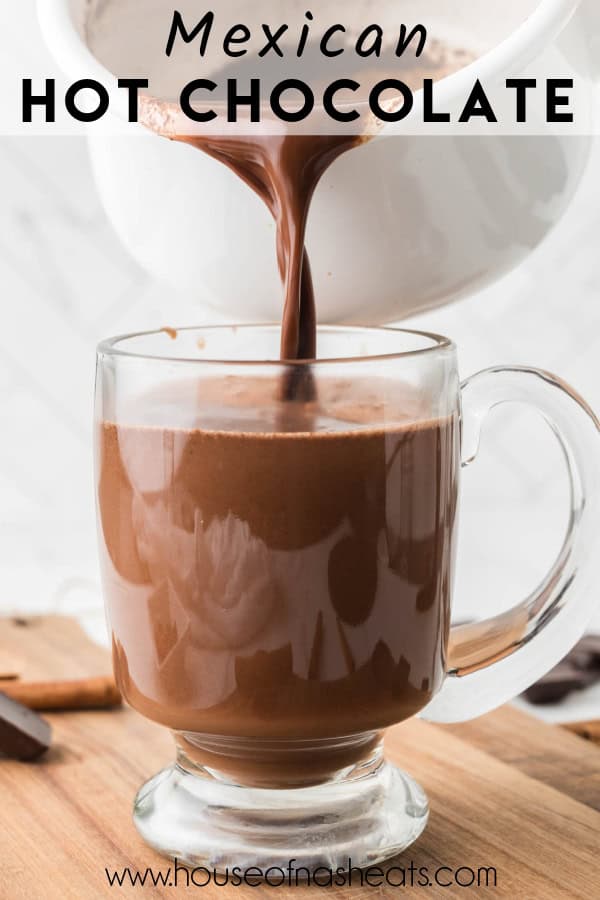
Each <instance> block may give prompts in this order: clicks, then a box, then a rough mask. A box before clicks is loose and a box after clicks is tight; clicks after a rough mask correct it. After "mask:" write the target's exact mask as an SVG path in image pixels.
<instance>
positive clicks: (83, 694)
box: [2, 675, 121, 710]
mask: <svg viewBox="0 0 600 900" xmlns="http://www.w3.org/2000/svg"><path fill="white" fill-rule="evenodd" d="M2 693H3V694H5V695H6V696H7V697H10V698H11V699H12V700H16V701H17V702H18V703H21V704H22V705H23V706H26V707H28V708H29V709H36V710H83V709H110V708H111V707H114V706H119V705H120V704H121V694H120V693H119V690H118V688H117V686H116V684H115V682H114V679H113V678H112V677H111V676H108V675H107V676H103V677H99V678H84V679H81V680H79V681H40V682H29V683H28V682H8V683H6V684H3V685H2Z"/></svg>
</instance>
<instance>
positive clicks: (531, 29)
mask: <svg viewBox="0 0 600 900" xmlns="http://www.w3.org/2000/svg"><path fill="white" fill-rule="evenodd" d="M581 3H582V0H540V2H539V4H538V6H537V7H536V9H535V11H534V12H533V13H532V14H531V15H530V16H529V17H528V18H527V19H526V20H525V22H523V23H522V25H520V26H519V27H518V28H517V29H516V30H515V31H513V32H512V34H511V35H510V37H508V38H506V39H505V40H504V41H502V43H500V44H498V46H496V47H494V48H493V49H492V50H490V51H488V52H487V53H485V54H483V55H482V56H480V57H478V59H476V60H475V61H474V62H473V63H471V64H470V65H468V66H465V68H463V69H460V70H459V71H458V72H455V73H454V74H453V75H450V76H449V77H447V78H445V79H443V80H442V81H440V82H439V83H438V86H437V96H438V98H439V101H440V104H451V103H452V101H453V100H454V99H456V98H460V97H463V96H465V94H466V93H468V92H469V91H470V90H471V88H472V86H473V84H474V82H475V80H476V79H477V78H480V79H481V80H485V79H487V78H492V77H494V76H497V75H498V73H510V72H512V73H513V74H516V73H518V72H519V71H521V70H522V69H523V68H524V67H525V66H526V65H527V64H528V63H530V62H531V61H532V60H534V59H536V57H537V56H539V55H540V54H541V53H542V52H543V50H544V49H545V48H546V47H547V46H548V45H550V44H552V43H553V42H554V40H555V38H556V36H557V35H558V34H560V32H561V31H562V30H563V28H564V27H565V25H566V24H567V22H568V21H569V20H570V18H571V17H572V16H573V14H574V13H575V11H576V10H577V9H578V7H579V6H580V5H581ZM37 13H38V19H39V22H40V26H41V29H42V33H43V35H44V39H45V41H46V44H47V46H48V48H49V50H50V52H51V53H52V55H53V57H54V59H55V61H56V63H57V65H59V66H60V68H61V70H62V71H63V72H64V73H65V74H66V75H67V76H68V77H69V78H71V79H73V80H74V81H75V80H79V79H81V78H91V79H94V80H96V81H100V82H102V83H103V84H104V85H105V86H106V87H107V88H108V90H109V93H110V95H111V96H110V100H111V109H112V111H113V112H116V113H117V115H118V116H119V117H120V118H121V119H123V120H124V121H126V120H127V99H126V97H125V94H124V92H123V91H120V90H118V89H117V85H116V78H115V76H114V75H113V74H112V73H111V72H109V71H108V70H107V69H106V68H105V67H104V66H103V65H102V64H101V63H100V62H99V61H98V60H97V59H96V57H95V56H94V55H93V53H92V52H91V51H90V50H89V48H88V47H87V45H86V44H85V42H84V41H83V40H82V39H81V36H80V35H79V33H78V31H77V28H76V27H75V23H74V21H73V15H72V12H71V2H70V0H37Z"/></svg>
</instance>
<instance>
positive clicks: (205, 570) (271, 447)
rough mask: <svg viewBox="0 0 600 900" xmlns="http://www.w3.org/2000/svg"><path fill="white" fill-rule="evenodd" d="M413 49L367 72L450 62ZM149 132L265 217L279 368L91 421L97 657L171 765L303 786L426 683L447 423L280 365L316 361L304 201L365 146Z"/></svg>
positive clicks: (424, 696)
mask: <svg viewBox="0 0 600 900" xmlns="http://www.w3.org/2000/svg"><path fill="white" fill-rule="evenodd" d="M103 35H104V37H103ZM113 38H114V32H113V34H111V33H110V32H108V31H106V30H105V31H102V29H100V31H98V32H97V33H95V31H94V28H93V27H90V28H89V29H88V39H89V41H90V44H91V46H92V49H93V50H94V52H95V53H96V55H98V56H99V58H100V59H102V60H103V61H105V62H106V64H107V65H109V66H110V67H111V68H113V70H114V71H117V70H119V69H120V70H121V71H123V65H124V62H125V61H123V62H122V63H121V64H119V63H118V62H117V59H116V58H115V56H114V41H113ZM435 50H436V53H437V58H436V56H432V55H431V54H430V53H425V54H424V55H423V56H422V57H421V58H420V59H417V60H415V59H414V57H413V58H412V61H411V64H407V60H406V59H403V60H400V61H399V60H396V62H395V66H396V70H395V71H390V69H389V68H388V69H387V74H388V75H389V76H392V77H397V78H403V79H404V80H405V81H407V82H409V83H411V84H414V85H416V84H418V81H419V78H420V79H421V80H422V79H423V78H424V77H440V76H441V75H443V74H446V73H447V72H448V71H452V70H453V69H456V68H459V67H460V65H464V64H465V61H466V60H465V57H464V56H462V55H460V54H458V55H454V56H453V55H452V54H450V55H449V54H448V53H447V51H446V49H445V48H444V47H443V46H439V45H435ZM359 62H360V61H359ZM355 65H359V63H356V62H355ZM360 65H362V67H363V71H352V72H351V73H350V74H352V75H353V77H355V78H356V80H357V81H360V82H361V84H364V86H365V90H367V89H368V86H369V84H371V83H372V82H374V81H375V80H376V79H381V78H382V76H383V74H385V72H386V70H385V67H382V66H377V67H375V68H374V67H373V65H372V64H370V63H369V62H368V61H363V63H362V64H360ZM126 68H127V70H128V71H129V72H131V71H132V69H131V66H130V65H128V66H127V67H126ZM195 74H196V75H197V72H196V73H195ZM226 74H227V73H226ZM229 74H232V73H231V72H230V73H229ZM276 76H277V72H275V74H274V76H273V77H276ZM185 80H186V79H185V78H184V77H183V75H182V77H181V78H180V81H179V83H180V84H183V83H185ZM170 136H171V137H175V139H177V140H180V141H184V142H186V143H189V144H192V145H193V146H195V147H197V148H198V149H200V150H202V151H203V152H205V153H207V154H209V155H211V156H212V157H214V158H215V159H217V160H219V161H220V162H222V163H224V164H225V165H227V166H228V167H229V168H230V169H232V170H233V171H234V172H235V173H236V174H237V175H238V176H239V177H240V178H242V179H243V180H244V181H245V182H246V184H247V185H248V186H249V187H250V188H251V189H252V190H254V191H255V192H256V193H257V194H258V195H259V197H260V198H261V199H262V200H263V201H264V203H265V204H266V205H267V206H268V208H269V210H270V212H271V214H272V215H273V217H274V219H275V222H276V226H277V257H278V262H279V268H280V272H281V276H282V281H283V285H284V312H283V322H282V334H281V358H282V360H284V361H289V362H290V363H291V365H290V366H289V369H288V371H287V372H286V374H285V376H284V378H283V380H277V379H275V381H276V384H274V383H273V381H271V382H270V383H269V385H267V387H266V391H267V393H266V394H265V388H264V387H261V386H258V385H256V384H253V383H251V382H248V380H245V381H241V380H238V381H237V382H236V383H235V384H234V385H232V384H223V383H219V382H214V383H213V384H212V385H211V384H208V383H206V382H205V381H204V382H203V383H202V385H201V386H199V397H198V402H197V409H196V418H197V422H196V423H195V425H194V427H189V428H186V429H184V428H181V427H171V426H170V425H169V423H168V416H166V412H165V410H166V409H168V403H167V404H166V407H165V404H164V403H161V402H158V401H156V398H155V399H154V400H153V399H152V398H149V397H146V398H144V399H142V400H141V401H140V403H139V404H138V405H137V408H136V411H135V414H134V415H133V416H132V418H131V423H127V421H126V419H123V420H121V421H119V422H104V423H102V424H101V425H100V437H99V445H100V458H99V464H100V481H99V501H100V502H99V505H100V514H101V523H102V535H103V544H104V548H105V559H104V566H105V591H106V595H107V600H108V607H109V613H110V619H111V624H112V629H113V638H114V660H115V669H116V673H117V677H118V680H119V684H120V687H121V689H122V691H123V693H124V695H125V697H126V698H127V699H128V700H129V701H130V702H131V703H132V704H133V705H134V706H135V707H136V708H137V709H138V710H139V711H141V712H142V713H143V714H145V715H146V716H148V717H150V718H153V719H155V720H156V721H158V722H161V723H163V724H165V725H168V726H169V727H171V728H173V729H174V730H176V731H177V732H180V733H181V737H180V740H181V741H184V742H185V752H186V756H187V757H188V758H189V757H190V756H192V757H193V758H194V759H196V760H197V761H198V762H201V763H204V764H206V765H209V766H211V767H213V768H217V769H218V770H219V771H221V772H225V773H227V774H230V775H233V776H234V777H239V778H240V779H242V780H243V781H244V782H245V783H254V784H260V783H264V784H266V785H270V786H277V785H278V784H280V783H281V784H283V785H292V784H304V783H315V782H318V781H319V780H324V779H326V778H327V777H329V776H330V775H331V772H332V771H335V770H336V769H337V770H339V769H340V768H344V767H345V766H348V765H352V764H356V763H357V762H358V761H359V760H360V759H361V758H363V757H364V756H365V755H367V756H368V754H369V753H370V752H372V749H373V746H374V745H375V744H376V743H377V741H378V740H379V733H380V732H381V730H382V729H384V728H385V727H387V726H389V725H391V724H393V723H395V722H399V721H401V720H403V719H406V718H408V717H409V716H411V715H413V714H414V713H416V712H417V711H419V710H420V709H422V708H423V707H424V706H425V705H426V704H427V702H428V701H429V699H430V698H431V697H432V696H433V694H434V693H435V692H436V690H437V689H438V687H439V685H440V684H441V681H442V679H443V677H444V671H445V667H444V661H445V659H444V657H445V646H446V639H447V631H448V623H449V597H450V581H451V563H452V560H451V551H450V547H451V534H452V528H453V522H454V510H455V504H456V480H455V479H456V471H457V458H458V456H457V454H458V451H457V440H458V437H457V435H458V429H457V422H456V420H455V419H453V418H447V419H446V418H445V419H440V420H435V419H431V417H428V416H427V415H424V414H423V411H422V410H418V409H417V408H415V398H414V397H412V396H411V395H410V393H409V392H407V394H406V404H405V408H404V411H403V413H400V414H399V415H398V416H395V417H392V418H391V419H390V417H388V415H384V414H382V411H381V410H380V409H379V408H378V404H379V403H380V398H381V386H380V387H379V389H375V390H373V391H372V393H371V394H369V391H368V390H367V388H366V387H365V386H363V387H362V388H361V390H360V392H359V391H358V388H357V386H356V385H355V384H350V383H347V384H341V385H338V386H337V387H336V392H337V393H336V398H335V400H334V398H333V397H329V396H328V394H327V391H328V387H327V385H325V386H323V385H321V384H319V386H318V391H317V389H316V382H315V380H314V373H313V372H312V371H311V369H312V367H311V366H306V365H297V364H294V363H295V361H298V360H315V359H316V357H317V342H316V336H317V315H316V309H315V298H314V290H313V283H312V278H311V271H310V264H309V260H308V256H307V252H306V249H305V232H306V224H307V218H308V213H309V208H310V203H311V199H312V196H313V193H314V191H315V188H316V186H317V184H318V182H319V180H320V179H321V177H322V175H323V173H324V172H325V171H326V170H327V168H328V167H329V166H330V165H332V163H333V162H334V161H335V160H336V159H337V158H338V157H339V156H340V154H342V153H344V152H346V151H347V150H350V149H351V148H352V147H355V146H357V145H358V144H360V143H361V142H362V141H363V140H364V139H365V138H363V137H361V136H359V135H356V134H348V133H338V134H334V135H328V134H317V135H309V134H286V133H283V134H278V135H275V134H264V133H263V134H261V133H248V134H242V135H240V134H239V133H235V134H232V133H229V134H224V135H222V136H219V135H215V134H212V135H208V134H203V135H199V134H196V135H195V136H190V135H189V134H170ZM248 239H249V240H250V239H251V236H250V235H249V236H248ZM282 388H283V389H282ZM323 391H324V392H325V393H323ZM211 396H212V397H213V399H214V400H215V402H214V404H212V405H211V403H210V398H211ZM340 398H343V404H344V410H343V412H340V409H341V404H340ZM173 403H174V405H175V406H177V399H176V398H175V399H173ZM399 405H400V406H401V405H402V404H399ZM417 406H418V404H417ZM153 409H154V410H158V413H157V414H156V416H154V415H153V413H152V410H153ZM334 409H335V410H337V412H335V413H332V410H334ZM140 417H141V418H140ZM144 417H145V421H144ZM390 422H391V424H390ZM340 735H346V736H348V735H349V736H353V737H352V738H351V739H348V740H347V741H344V740H342V741H341V742H340V741H339V740H338V738H339V736H340ZM233 738H235V739H237V742H236V746H235V752H234V751H233V750H232V749H231V746H230V743H228V741H229V742H230V741H231V739H233ZM240 738H242V739H246V740H247V741H248V745H247V750H246V751H245V752H242V751H241V750H240V744H239V739H240ZM332 739H336V740H335V741H334V742H333V743H332ZM257 740H258V741H260V742H261V743H260V750H259V749H257V745H256V741H257ZM265 742H267V743H268V742H275V743H274V744H273V745H271V746H267V744H265ZM319 742H324V744H320V743H319ZM300 749H303V750H304V752H303V753H300V752H299V750H300Z"/></svg>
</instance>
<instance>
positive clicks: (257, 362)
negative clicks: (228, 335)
mask: <svg viewBox="0 0 600 900" xmlns="http://www.w3.org/2000/svg"><path fill="white" fill-rule="evenodd" d="M233 329H235V330H236V331H242V330H245V331H279V332H280V331H281V325H280V324H275V323H266V324H244V325H235V324H229V325H227V324H221V325H187V326H185V327H183V328H166V327H165V328H154V329H151V330H150V331H138V332H131V333H130V334H121V335H117V336H116V337H112V338H107V339H106V340H103V341H101V342H100V343H99V344H98V347H97V351H96V352H97V354H98V356H99V357H100V356H108V357H118V358H121V359H136V360H146V361H148V362H165V363H172V364H176V363H184V364H187V365H193V364H195V365H215V366H232V365H235V366H250V367H252V366H279V367H281V366H300V367H303V366H311V367H312V366H315V365H317V366H321V365H338V366H339V365H343V364H345V363H346V364H347V363H352V364H356V363H363V362H376V361H379V360H393V359H405V358H407V357H417V356H431V355H432V354H437V353H444V352H446V351H454V350H455V349H456V345H455V344H454V341H452V340H451V339H450V338H447V337H444V336H443V335H440V334H436V333H435V332H431V331H420V330H419V329H412V328H394V327H390V326H381V327H378V326H362V325H319V326H318V327H317V335H319V334H334V333H336V332H346V333H348V334H349V335H355V336H359V335H360V334H367V335H371V336H374V335H377V334H397V335H403V334H404V335H412V336H413V337H420V338H423V339H424V340H425V341H428V342H429V343H428V345H427V346H425V347H419V348H418V349H412V350H398V351H395V352H392V353H376V354H370V355H365V356H338V357H317V358H316V359H300V360H281V359H235V358H222V357H221V358H219V359H216V358H215V359H211V358H210V357H198V356H191V357H183V356H174V355H170V354H162V353H160V354H156V353H147V352H146V353H144V352H141V351H136V350H129V349H127V350H125V349H122V348H121V347H120V346H119V345H120V344H122V343H125V342H126V341H135V340H136V339H137V338H145V337H153V336H156V335H159V334H163V333H167V334H168V333H169V332H170V331H174V332H177V333H179V332H189V331H202V332H206V331H209V332H210V331H212V332H215V331H222V332H224V331H231V330H233Z"/></svg>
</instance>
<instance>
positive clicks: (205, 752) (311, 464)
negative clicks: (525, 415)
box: [96, 326, 600, 869]
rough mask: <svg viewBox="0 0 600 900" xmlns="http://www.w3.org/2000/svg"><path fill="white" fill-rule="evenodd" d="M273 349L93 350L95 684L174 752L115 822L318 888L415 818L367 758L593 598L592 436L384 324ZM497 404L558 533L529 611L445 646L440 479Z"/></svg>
mask: <svg viewBox="0 0 600 900" xmlns="http://www.w3.org/2000/svg"><path fill="white" fill-rule="evenodd" d="M279 335H280V331H279V328H278V327H271V326H248V327H245V326H244V327H216V328H196V329H194V328H192V329H182V330H180V331H178V332H171V331H161V332H155V333H149V334H139V335H131V336H126V337H121V338H116V339H114V340H109V341H106V342H104V343H102V344H101V345H100V347H99V349H98V378H97V394H96V469H97V492H98V493H97V499H98V513H99V515H98V518H99V535H100V555H101V565H102V576H103V587H104V594H105V598H106V605H107V610H108V617H109V621H110V626H111V630H112V639H113V658H114V666H115V672H116V677H117V680H118V684H119V687H120V689H121V691H122V693H123V695H124V697H125V699H126V700H127V701H128V702H129V703H130V705H131V706H133V707H134V709H136V710H138V711H139V712H140V713H142V715H144V716H146V717H148V718H150V719H152V720H153V721H155V722H158V723H160V724H162V725H164V726H166V727H168V728H170V729H171V730H172V731H173V733H174V736H175V741H176V745H177V760H176V763H175V764H174V765H172V766H170V767H169V768H167V769H165V770H164V771H163V772H161V773H159V774H158V775H156V776H155V777H154V778H152V779H151V780H150V781H149V782H148V783H147V784H146V785H145V786H144V787H143V788H142V789H141V791H140V793H139V794H138V797H137V799H136V802H135V810H134V820H135V824H136V826H137V828H138V830H139V832H140V833H141V835H142V836H143V838H144V839H145V840H146V841H147V842H148V843H149V844H150V845H151V846H153V847H154V848H156V849H157V850H159V851H160V852H162V853H164V854H167V855H170V856H174V857H177V858H178V859H179V860H181V861H185V862H187V863H189V864H190V865H194V866H197V865H211V866H213V867H216V868H221V869H222V868H225V867H227V866H250V865H253V866H254V865H256V866H259V867H262V868H263V869H265V868H268V867H270V866H278V865H279V866H281V865H284V866H285V867H287V866H288V864H289V861H290V859H293V860H294V863H295V864H296V866H297V867H298V868H300V867H306V868H308V869H314V868H315V867H318V866H320V865H326V866H329V867H332V868H334V869H335V868H337V867H338V866H342V867H343V866H344V865H347V863H348V859H351V860H352V864H353V865H355V866H361V865H370V864H374V863H375V862H378V861H383V860H385V859H387V858H389V857H391V856H393V855H395V854H396V853H398V852H400V851H401V850H403V849H404V848H406V847H407V846H409V845H410V844H411V843H412V842H413V841H414V840H415V839H416V838H417V837H418V836H419V834H420V833H421V832H422V831H423V829H424V827H425V825H426V821H427V815H428V806H427V799H426V797H425V794H424V793H423V791H422V789H421V788H420V787H419V786H418V785H417V784H416V783H415V782H414V781H413V780H412V779H411V778H410V777H409V776H408V775H407V774H405V773H403V772H401V771H400V770H399V769H397V768H396V767H395V766H393V765H391V764H390V763H389V762H386V761H385V758H384V755H383V733H384V731H385V729H386V728H388V727H389V726H392V725H395V724H397V723H399V722H402V721H404V720H406V719H408V718H410V717H411V716H413V715H417V714H418V715H420V716H422V717H423V718H425V719H428V720H430V721H434V722H456V721H461V720H465V719H469V718H472V717H475V716H478V715H481V714H483V713H485V712H487V711H488V710H491V709H493V708H494V707H496V706H499V705H500V704H502V703H504V702H505V701H508V700H510V699H511V698H513V697H514V696H516V695H517V694H518V693H520V692H521V691H523V690H524V689H525V688H527V687H528V686H529V685H530V684H531V683H532V682H534V681H535V680H536V679H537V678H539V677H541V676H542V675H543V674H544V673H545V672H546V671H547V670H548V669H550V668H551V667H552V666H553V665H554V664H556V663H557V662H558V661H559V660H560V659H561V658H562V657H563V656H564V655H565V654H566V653H567V651H568V650H569V649H570V648H571V647H572V645H573V644H574V643H575V642H576V640H577V639H578V638H579V637H580V636H581V634H582V633H583V631H584V628H585V626H586V624H587V621H588V619H589V617H590V616H591V613H592V609H593V607H594V606H595V602H596V601H595V587H594V581H593V576H594V567H595V564H596V560H597V558H598V549H599V546H598V545H599V541H600V528H599V525H600V515H599V510H598V504H599V499H600V491H599V484H598V479H599V473H600V437H599V427H600V426H599V423H598V420H597V419H596V418H595V416H594V414H593V413H592V411H591V410H590V409H589V408H588V407H587V406H586V404H585V403H584V402H583V401H582V400H581V399H580V398H579V397H578V396H577V395H576V394H575V393H574V392H573V391H572V390H571V389H570V388H568V387H567V385H565V384H564V383H563V382H561V381H560V380H559V379H557V378H554V377H553V376H551V375H549V374H547V373H545V372H541V371H537V370H534V369H522V368H498V369H491V370H489V371H486V372H482V373H480V374H479V375H476V376H475V377H474V378H471V379H469V380H468V381H467V382H465V383H464V384H463V385H462V386H461V385H460V383H459V378H458V368H457V355H456V348H455V346H454V345H453V344H452V342H451V341H449V340H447V339H446V338H443V337H437V336H435V335H431V334H425V333H417V332H410V331H402V330H394V329H376V328H346V327H323V328H320V329H319V353H320V358H319V360H317V361H316V362H310V363H309V362H298V363H290V364H287V363H286V364H284V363H281V362H280V361H278V360H277V356H278V350H279ZM294 385H295V387H294ZM290 397H291V399H290ZM507 401H508V402H518V403H526V404H529V405H531V406H533V407H535V408H536V409H537V410H539V411H540V412H541V413H542V414H543V415H544V417H545V418H546V420H547V421H548V423H549V424H550V426H551V427H552V429H553V430H554V432H555V434H556V435H557V437H558V440H559V441H560V443H561V445H562V448H563V450H564V455H565V459H566V462H567V467H568V471H569V476H570V483H571V499H572V503H571V515H570V521H569V524H568V529H567V534H566V538H565V541H564V544H563V547H562V550H561V552H560V554H559V556H558V558H557V560H556V562H555V564H554V566H553V568H552V570H551V572H550V573H549V575H548V576H547V578H546V579H545V581H544V582H543V584H542V585H541V586H540V588H539V589H538V590H537V591H536V592H535V593H533V594H532V595H531V596H529V597H528V598H526V599H525V600H524V601H523V602H521V603H519V604H517V605H515V606H513V607H512V609H510V610H509V611H508V612H506V613H505V614H503V615H500V616H498V617H496V618H493V619H489V620H487V621H484V622H481V623H477V624H472V625H462V626H458V627H451V624H450V610H451V599H452V579H453V562H454V546H455V532H456V528H455V526H456V512H457V491H458V483H459V474H460V469H461V465H462V466H466V465H468V464H469V463H470V462H471V461H472V460H473V459H474V458H475V456H476V454H477V449H478V441H479V435H480V430H481V426H482V423H483V421H484V419H485V417H486V415H487V413H488V412H489V411H490V409H492V408H493V407H494V406H496V405H497V404H499V403H503V402H507Z"/></svg>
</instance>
